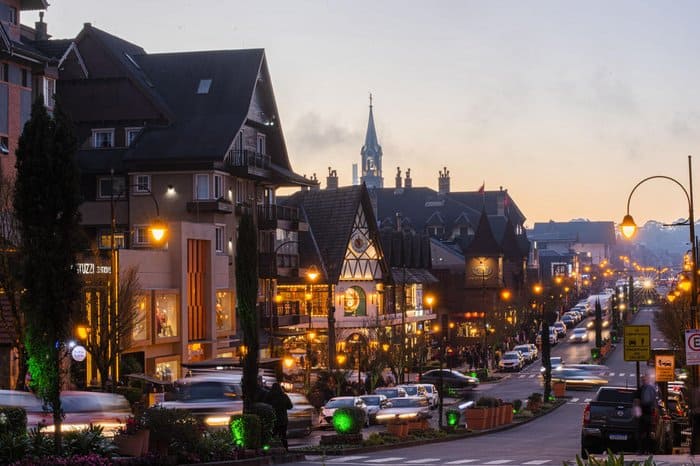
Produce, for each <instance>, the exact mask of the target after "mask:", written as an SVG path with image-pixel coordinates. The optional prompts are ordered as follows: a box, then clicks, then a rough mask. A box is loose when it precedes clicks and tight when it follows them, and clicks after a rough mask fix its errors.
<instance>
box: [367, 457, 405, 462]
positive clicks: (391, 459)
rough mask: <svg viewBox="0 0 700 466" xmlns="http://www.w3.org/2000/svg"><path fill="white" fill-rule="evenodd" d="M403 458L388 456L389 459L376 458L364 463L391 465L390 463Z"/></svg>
mask: <svg viewBox="0 0 700 466" xmlns="http://www.w3.org/2000/svg"><path fill="white" fill-rule="evenodd" d="M402 459H403V456H390V457H389V458H378V459H376V460H367V461H365V463H391V462H392V461H398V460H402Z"/></svg>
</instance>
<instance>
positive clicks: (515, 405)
mask: <svg viewBox="0 0 700 466" xmlns="http://www.w3.org/2000/svg"><path fill="white" fill-rule="evenodd" d="M522 407H523V400H521V399H519V398H518V399H517V400H513V409H514V410H516V411H520V408H522Z"/></svg>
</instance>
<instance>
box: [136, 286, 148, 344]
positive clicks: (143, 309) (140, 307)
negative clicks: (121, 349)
mask: <svg viewBox="0 0 700 466" xmlns="http://www.w3.org/2000/svg"><path fill="white" fill-rule="evenodd" d="M150 312H151V295H150V293H149V294H143V295H139V296H138V297H137V298H136V310H135V312H134V328H133V329H132V331H131V338H132V339H133V340H134V342H140V341H145V340H148V316H149V314H150Z"/></svg>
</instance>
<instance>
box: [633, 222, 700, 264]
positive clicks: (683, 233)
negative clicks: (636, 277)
mask: <svg viewBox="0 0 700 466" xmlns="http://www.w3.org/2000/svg"><path fill="white" fill-rule="evenodd" d="M683 221H684V219H679V220H676V222H675V223H679V222H683ZM695 229H696V235H697V234H700V229H699V224H698V223H697V222H696V223H695ZM633 245H634V249H635V250H636V254H635V253H633V257H634V258H635V260H640V261H643V263H645V264H647V265H680V264H682V262H683V255H684V254H685V253H686V251H689V250H690V248H691V244H690V236H689V232H688V226H687V225H679V226H666V225H664V224H663V223H661V222H658V221H655V220H649V221H648V222H647V223H645V224H644V226H642V227H641V228H640V229H639V231H638V232H637V235H636V236H635V238H634V241H633ZM640 256H641V257H640Z"/></svg>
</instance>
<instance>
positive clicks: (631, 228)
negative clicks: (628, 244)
mask: <svg viewBox="0 0 700 466" xmlns="http://www.w3.org/2000/svg"><path fill="white" fill-rule="evenodd" d="M620 229H621V230H622V234H623V235H625V238H627V239H630V238H632V237H633V236H634V234H635V232H636V231H637V224H636V223H634V219H633V218H632V216H631V215H630V214H627V215H625V216H624V218H623V219H622V223H621V224H620ZM623 257H624V256H620V259H622V260H625V259H626V257H625V259H623Z"/></svg>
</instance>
